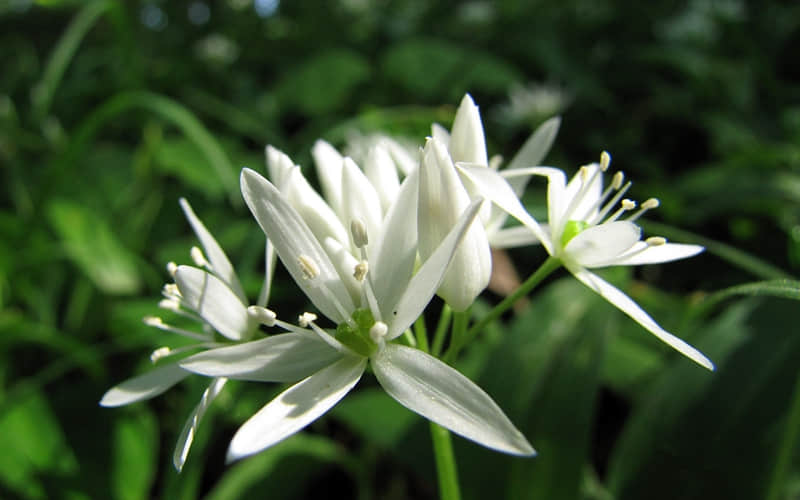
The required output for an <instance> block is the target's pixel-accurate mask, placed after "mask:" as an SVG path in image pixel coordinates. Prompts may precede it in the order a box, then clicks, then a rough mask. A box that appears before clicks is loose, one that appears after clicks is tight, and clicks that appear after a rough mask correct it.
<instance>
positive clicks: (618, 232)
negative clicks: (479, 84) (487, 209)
mask: <svg viewBox="0 0 800 500" xmlns="http://www.w3.org/2000/svg"><path fill="white" fill-rule="evenodd" d="M610 162H611V157H610V156H609V155H608V153H606V152H603V154H602V155H601V161H600V163H599V164H597V163H595V164H591V165H587V166H584V167H581V169H580V171H579V172H578V173H577V174H576V175H575V176H574V177H573V178H572V180H570V181H569V183H567V182H566V176H565V175H564V172H562V171H561V170H558V169H555V168H551V167H537V168H529V169H518V170H517V171H516V173H517V174H518V175H528V174H531V173H533V174H537V175H544V176H546V177H547V178H548V190H547V204H548V213H549V227H548V229H549V231H548V232H547V233H543V234H540V235H538V237H539V238H540V239H541V243H542V245H543V246H544V247H545V249H546V250H547V252H548V253H550V255H552V256H553V257H556V258H558V259H559V260H560V261H561V262H562V263H563V264H564V267H566V268H567V269H568V270H569V272H571V273H572V274H573V275H574V276H575V277H576V278H577V279H578V280H579V281H581V282H582V283H583V284H585V285H586V286H588V287H589V288H591V289H592V290H594V291H595V292H597V293H598V294H600V295H601V296H602V297H603V298H605V299H606V300H608V301H609V302H611V303H612V304H614V305H615V306H616V307H618V308H619V309H620V310H622V311H623V312H624V313H625V314H627V315H628V316H630V317H631V318H633V320H634V321H636V322H637V323H639V324H640V325H642V326H643V327H644V328H646V329H647V330H648V331H650V332H651V333H652V334H653V335H655V336H656V337H658V338H659V339H661V340H662V341H663V342H665V343H667V344H668V345H670V346H672V347H673V348H674V349H676V350H677V351H679V352H680V353H681V354H683V355H684V356H686V357H688V358H689V359H691V360H692V361H694V362H696V363H698V364H699V365H701V366H703V367H705V368H708V369H709V370H713V369H714V365H713V363H711V361H709V359H708V358H706V357H705V356H704V355H703V354H702V353H701V352H700V351H698V350H697V349H695V348H694V347H692V346H690V345H689V344H687V343H686V342H684V341H683V340H681V339H679V338H678V337H676V336H674V335H672V334H671V333H669V332H667V331H666V330H664V329H663V328H661V327H660V326H659V325H658V324H657V323H656V322H655V321H654V320H653V318H651V317H650V316H649V315H648V314H647V313H646V312H645V311H644V310H642V308H641V307H639V306H638V305H637V304H636V303H635V302H634V301H633V300H631V299H630V297H628V296H627V295H625V294H624V293H622V292H621V291H620V290H618V289H617V288H615V287H614V286H612V285H611V284H610V283H608V282H606V281H604V280H603V279H601V278H600V277H599V276H597V275H596V274H594V273H593V272H591V271H590V270H589V269H595V268H601V267H608V266H635V265H641V264H656V263H661V262H669V261H673V260H678V259H684V258H686V257H691V256H693V255H696V254H698V253H700V252H702V251H703V247H701V246H698V245H685V244H677V243H667V242H666V240H665V239H664V238H661V237H652V238H647V239H645V240H644V241H642V239H641V228H639V226H637V225H636V224H635V221H636V220H637V219H638V218H639V217H640V216H641V215H642V214H643V213H644V212H645V211H647V210H649V209H652V208H655V207H657V206H658V200H656V199H655V198H650V199H648V200H647V201H645V202H644V203H642V204H641V205H640V206H639V207H638V210H636V211H635V212H634V213H633V214H632V215H630V216H628V217H627V218H626V219H624V220H620V217H621V216H622V215H623V214H624V213H625V212H629V211H632V210H635V209H636V208H637V205H636V203H635V202H634V201H631V200H628V199H623V196H624V195H625V192H626V191H627V190H628V188H629V187H630V185H631V183H630V182H627V183H624V185H623V182H624V176H623V174H622V172H617V173H616V174H615V175H614V176H613V178H612V181H611V185H610V186H608V187H607V188H606V189H605V190H603V172H605V171H606V170H607V169H608V166H609V163H610Z"/></svg>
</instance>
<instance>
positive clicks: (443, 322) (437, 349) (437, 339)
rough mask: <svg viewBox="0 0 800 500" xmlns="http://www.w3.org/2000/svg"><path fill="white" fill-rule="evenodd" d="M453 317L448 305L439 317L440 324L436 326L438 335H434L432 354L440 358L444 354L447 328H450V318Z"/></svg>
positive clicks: (443, 308)
mask: <svg viewBox="0 0 800 500" xmlns="http://www.w3.org/2000/svg"><path fill="white" fill-rule="evenodd" d="M452 317H453V310H452V309H450V306H448V305H447V304H445V305H444V307H442V315H441V316H439V324H438V325H436V333H434V334H433V347H432V348H431V349H432V350H431V354H433V355H434V356H435V357H437V358H438V357H439V355H440V354H442V347H443V346H444V336H445V335H446V334H447V328H448V327H449V326H450V318H452Z"/></svg>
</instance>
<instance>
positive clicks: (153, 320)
mask: <svg viewBox="0 0 800 500" xmlns="http://www.w3.org/2000/svg"><path fill="white" fill-rule="evenodd" d="M142 322H143V323H144V324H145V325H147V326H154V327H156V328H158V327H162V326H164V321H163V320H162V319H161V318H159V317H158V316H145V317H144V318H142Z"/></svg>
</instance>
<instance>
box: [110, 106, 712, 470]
mask: <svg viewBox="0 0 800 500" xmlns="http://www.w3.org/2000/svg"><path fill="white" fill-rule="evenodd" d="M558 127H559V120H558V119H552V120H549V121H547V122H545V123H544V124H543V125H542V126H541V127H540V128H539V129H538V130H537V131H536V132H534V134H533V135H532V136H531V138H530V139H529V140H528V141H527V142H526V143H525V145H524V146H523V147H522V149H521V150H520V152H519V153H518V154H517V155H516V156H515V157H514V158H512V160H511V161H510V162H509V163H508V165H507V166H505V167H503V166H502V159H500V158H499V157H495V158H491V159H490V158H489V156H488V154H487V150H486V141H485V137H484V130H483V125H482V122H481V117H480V113H479V111H478V108H477V106H476V105H475V104H474V102H473V101H472V99H471V97H470V96H468V95H467V96H465V97H464V99H463V101H462V102H461V105H460V107H459V108H458V111H457V113H456V116H455V120H454V123H453V126H452V129H451V130H450V131H448V130H446V129H445V128H444V127H441V126H440V125H438V124H434V125H433V128H432V131H431V136H430V137H429V138H428V139H427V140H426V142H425V143H424V146H423V147H421V148H419V150H418V151H411V152H409V151H408V150H407V149H405V148H404V147H403V146H402V145H401V144H400V143H397V142H395V141H393V140H392V139H390V138H388V137H378V138H373V140H371V141H370V143H369V146H368V147H362V148H361V151H362V154H361V155H360V156H361V158H359V162H360V163H361V166H359V164H357V163H356V161H354V160H353V159H351V158H350V157H346V156H343V155H342V154H340V153H339V152H338V151H337V150H336V149H335V148H334V147H333V146H331V145H330V144H328V143H326V142H324V141H321V140H320V141H318V142H317V143H316V144H315V145H314V147H313V149H312V155H313V158H314V163H315V166H316V174H317V177H318V179H319V183H320V186H321V191H320V192H318V191H316V190H315V189H314V188H313V187H312V185H311V183H309V182H308V180H307V179H306V177H305V176H304V174H303V172H302V170H301V168H300V167H299V166H298V165H296V164H295V163H294V162H293V161H292V160H291V159H290V158H289V157H288V156H287V155H286V154H284V153H282V152H281V151H279V150H277V149H275V148H273V147H271V146H268V147H267V148H266V163H267V171H268V175H269V179H270V180H268V179H267V178H265V177H263V176H262V175H260V174H259V173H257V172H255V171H253V170H250V169H244V170H243V171H242V174H241V189H242V195H243V197H244V200H245V202H246V204H247V207H248V208H249V209H250V211H251V213H252V214H253V216H254V218H255V219H256V221H257V223H258V225H259V226H260V227H261V229H262V230H263V232H264V233H265V235H266V238H267V245H266V270H267V272H266V276H265V280H264V288H263V291H262V293H261V296H260V297H259V300H258V301H257V302H256V304H254V305H248V302H247V298H246V296H245V294H244V293H243V291H242V288H241V286H240V285H239V282H238V279H237V278H236V274H235V273H234V271H233V268H232V266H231V264H230V262H229V261H228V259H227V257H226V256H225V253H224V252H223V251H222V250H221V248H220V247H219V245H218V244H217V242H216V241H215V240H214V238H213V237H212V236H211V234H210V233H209V232H208V231H207V230H206V228H205V226H203V224H202V223H201V222H200V220H199V219H198V218H197V216H196V215H195V214H194V212H193V211H192V210H191V208H190V207H189V205H188V203H186V202H185V201H183V200H182V201H181V204H182V207H183V209H184V212H185V214H186V216H187V218H188V220H189V222H190V224H191V226H192V228H193V229H194V231H195V233H196V235H197V237H198V238H199V240H200V242H201V244H202V246H203V250H204V251H201V250H200V249H198V248H194V249H192V252H191V255H192V258H193V260H194V262H195V264H196V266H176V265H175V264H170V265H169V266H168V269H169V271H170V273H171V275H172V276H173V278H174V280H175V283H174V284H169V285H166V286H165V288H164V296H165V298H164V300H162V303H161V305H162V306H163V307H165V308H167V309H170V310H172V311H175V312H177V313H179V314H183V315H186V316H189V317H191V318H194V319H196V320H198V321H200V323H201V324H202V327H203V328H202V333H196V332H191V331H186V330H182V329H178V328H175V327H172V326H168V325H166V324H165V323H164V322H163V321H161V320H160V319H157V318H147V319H146V322H147V323H148V324H150V325H152V326H155V327H157V328H160V329H162V330H166V331H170V332H173V333H177V334H181V335H184V336H189V337H191V338H193V339H196V340H197V341H198V343H197V344H194V345H192V346H190V347H184V348H182V349H178V350H175V351H170V350H168V349H166V348H162V349H159V350H157V351H156V352H155V353H154V356H153V361H154V362H156V361H158V362H159V366H158V367H157V368H156V369H154V370H153V371H150V372H148V373H146V374H145V375H141V376H138V377H135V378H133V379H130V380H128V381H126V382H123V383H122V384H120V385H118V386H116V387H114V388H113V389H111V390H109V391H108V392H107V393H106V395H105V396H104V397H103V399H102V401H101V404H102V405H104V406H118V405H123V404H128V403H132V402H134V401H139V400H143V399H146V398H149V397H153V396H156V395H158V394H160V393H162V392H163V391H165V390H166V389H168V388H169V387H171V386H172V385H174V384H175V383H177V382H179V381H180V380H182V379H184V378H185V377H187V376H189V375H190V374H198V375H202V376H206V377H211V379H212V382H211V384H210V385H209V388H208V389H207V391H206V392H205V393H204V395H203V397H202V400H201V402H200V404H199V405H198V406H197V408H196V409H195V411H194V412H193V413H192V415H191V416H190V417H189V420H188V422H187V424H186V428H185V429H184V432H183V433H182V435H181V438H180V439H179V442H178V446H177V449H176V452H175V460H174V461H175V466H176V467H177V468H178V469H180V468H181V467H182V465H183V463H184V461H185V459H186V455H187V453H188V449H189V446H190V445H191V441H192V437H193V435H194V432H195V430H196V428H197V425H198V422H199V420H200V418H201V417H202V414H203V413H204V411H205V410H206V408H207V407H208V405H209V404H210V403H211V401H212V400H213V399H214V397H215V396H216V395H217V394H218V393H219V391H220V390H221V389H222V387H223V385H224V384H225V381H226V380H227V379H241V380H253V381H262V382H289V383H291V385H290V386H289V387H288V388H287V389H286V390H284V391H283V392H282V393H280V394H279V395H278V396H277V397H275V398H274V399H273V400H272V401H270V402H268V403H266V405H265V406H264V407H263V408H261V410H259V411H258V412H257V413H256V414H255V415H253V416H252V417H251V418H250V419H249V420H247V421H246V422H245V423H244V424H243V425H242V427H241V428H240V429H239V430H238V431H237V433H236V434H235V436H234V437H233V440H232V442H231V444H230V448H229V451H228V457H229V459H232V460H233V459H238V458H241V457H244V456H248V455H251V454H254V453H257V452H259V451H261V450H264V449H266V448H267V447H269V446H272V445H274V444H275V443H277V442H279V441H281V440H283V439H285V438H287V437H289V436H291V435H292V434H294V433H296V432H298V431H299V430H301V429H302V428H304V427H305V426H307V425H308V424H309V423H311V422H312V421H314V420H315V419H317V418H319V417H320V416H321V415H322V414H324V413H325V412H327V411H328V410H329V409H330V408H331V407H333V406H334V405H335V404H336V403H337V402H338V401H339V400H341V399H342V398H343V397H344V396H345V395H346V394H347V393H348V392H349V391H350V390H352V389H353V387H354V386H355V385H356V384H357V383H358V381H359V380H360V378H361V377H362V375H363V374H364V372H365V370H366V368H367V366H370V367H371V370H372V372H373V373H374V374H375V377H376V378H377V381H378V383H379V384H380V386H381V387H382V388H383V389H384V390H385V391H386V392H387V394H389V395H390V396H391V397H392V398H394V399H395V400H397V401H398V402H399V403H400V404H402V405H403V406H405V407H407V408H409V409H410V410H412V411H414V412H416V413H418V414H420V415H422V416H423V417H425V418H427V419H429V420H431V421H433V422H435V423H437V424H439V425H441V426H443V427H445V428H447V429H449V430H451V431H452V432H455V433H456V434H459V435H461V436H463V437H466V438H468V439H470V440H473V441H475V442H476V443H479V444H481V445H483V446H486V447H488V448H491V449H494V450H498V451H501V452H505V453H509V454H514V455H533V454H534V453H535V452H534V450H533V448H532V447H531V445H530V444H529V443H528V441H527V440H526V439H525V437H524V436H523V435H522V433H521V432H520V431H519V430H517V429H516V427H515V426H514V425H513V424H512V423H511V421H510V420H509V419H508V418H507V417H506V415H505V414H504V413H503V411H502V410H501V409H500V408H499V407H498V405H497V404H496V403H495V402H494V401H493V400H492V399H491V397H490V396H489V395H488V394H486V393H485V392H484V391H483V390H482V389H481V388H479V387H478V386H477V385H475V384H474V383H473V382H472V381H470V380H469V379H468V378H467V377H465V376H464V375H462V374H461V373H459V372H458V371H457V370H455V369H454V368H452V367H451V366H449V365H447V364H446V363H444V362H443V361H441V360H440V359H438V357H437V356H435V355H432V354H430V353H428V352H426V350H423V349H420V348H417V347H416V346H415V344H414V342H413V341H412V340H410V339H411V336H410V335H407V333H408V332H409V329H410V328H411V327H412V325H413V324H414V323H415V322H416V321H417V320H418V319H419V318H420V317H421V316H422V314H423V312H424V311H425V309H426V307H427V306H428V304H429V303H430V301H431V299H432V298H433V297H434V295H438V296H440V297H441V299H442V300H443V301H444V302H445V303H446V304H447V305H448V307H449V308H450V309H451V310H453V311H456V312H459V311H465V310H467V309H468V308H469V307H470V306H471V305H472V303H473V302H474V301H475V298H476V297H477V296H478V295H479V294H480V293H481V292H482V291H483V290H484V289H485V288H486V286H487V284H488V283H489V278H490V276H491V272H492V259H491V253H490V249H491V248H492V247H495V248H507V247H513V246H520V245H529V244H541V245H542V246H543V247H544V249H545V250H546V251H547V252H548V253H549V254H550V255H551V259H555V260H556V261H557V262H558V263H560V264H561V265H563V266H564V267H565V268H566V269H567V270H568V271H569V272H571V273H572V274H573V275H574V276H575V277H576V278H577V279H578V280H580V281H581V282H582V283H584V284H585V285H587V286H588V287H589V288H591V289H592V290H594V291H595V292H597V293H598V294H600V295H601V296H603V297H604V298H606V299H607V300H609V301H610V302H611V303H612V304H614V305H615V306H617V307H618V308H620V309H621V310H622V311H623V312H625V313H626V314H628V315H629V316H631V317H632V318H633V319H634V320H635V321H637V322H638V323H640V324H641V325H642V326H644V327H645V328H646V329H647V330H649V331H650V332H652V333H653V334H654V335H656V336H657V337H658V338H660V339H661V340H663V341H664V342H666V343H667V344H669V345H670V346H672V347H673V348H675V349H677V350H678V351H679V352H681V353H682V354H684V355H686V356H687V357H689V358H690V359H692V360H693V361H695V362H697V363H699V364H700V365H702V366H704V367H706V368H709V369H713V365H712V364H711V362H710V361H709V360H708V359H707V358H706V357H705V356H703V355H702V354H701V353H700V352H699V351H697V350H696V349H694V348H693V347H691V346H689V345H688V344H686V343H685V342H683V341H682V340H680V339H679V338H677V337H675V336H674V335H672V334H670V333H669V332H667V331H665V330H664V329H662V328H661V327H660V326H659V325H658V324H657V323H656V322H655V321H654V320H653V319H652V318H651V317H650V316H649V315H647V313H645V312H644V311H643V310H642V309H641V308H640V307H639V306H638V305H637V304H636V303H635V302H633V301H632V300H631V299H630V298H629V297H627V296H626V295H625V294H623V293H622V292H621V291H619V290H618V289H616V288H615V287H613V286H612V285H611V284H609V283H607V282H606V281H604V280H602V279H601V278H600V277H598V276H597V275H596V274H594V273H592V272H591V271H590V269H594V268H598V267H605V266H616V265H638V264H649V263H656V262H666V261H670V260H676V259H681V258H685V257H689V256H692V255H694V254H696V253H698V252H700V251H702V247H698V246H695V245H680V244H672V243H667V242H666V241H665V240H664V239H663V238H660V237H653V238H647V239H645V240H642V239H641V230H640V228H639V227H638V226H637V225H636V224H635V221H636V220H637V219H638V217H639V216H640V215H641V214H642V213H644V212H645V211H646V210H648V209H651V208H654V207H655V206H657V205H658V202H657V201H656V200H654V199H651V200H647V201H645V202H644V203H642V204H641V205H640V207H639V209H638V211H635V212H633V213H632V215H630V216H628V217H627V218H625V219H623V218H622V216H623V214H625V213H626V212H630V211H632V210H635V209H636V203H635V202H633V201H631V200H628V199H623V196H624V194H625V192H626V191H627V189H628V187H629V186H630V183H626V184H624V177H623V175H622V174H621V173H617V174H615V175H614V176H613V178H612V181H611V184H610V185H609V186H608V187H607V188H606V189H605V190H603V186H602V176H603V173H604V172H605V171H606V170H607V169H608V167H609V163H610V157H609V155H608V154H607V153H603V155H601V160H600V162H599V163H598V164H592V165H588V166H585V167H582V168H581V170H580V171H579V173H578V174H577V175H576V176H575V177H574V178H573V179H572V180H571V181H569V182H566V176H565V174H564V173H563V172H562V171H560V170H557V169H554V168H551V167H542V166H540V163H541V161H542V159H543V158H544V156H545V155H546V153H547V151H548V149H549V148H550V146H551V144H552V142H553V139H554V137H555V135H556V132H557V130H558ZM362 167H363V168H362ZM532 176H544V177H546V178H547V179H548V209H549V221H548V224H547V225H540V224H539V223H538V222H537V221H536V220H534V218H533V217H532V216H531V215H530V214H529V213H528V211H527V210H526V209H525V207H524V206H523V205H522V203H521V202H520V196H521V194H522V192H523V191H524V190H525V188H526V185H527V183H528V181H529V179H530V178H531V177H532ZM509 216H510V217H511V218H513V219H516V221H517V222H518V223H517V224H514V225H512V226H510V227H509V226H506V220H507V219H508V217H509ZM206 255H207V256H208V258H206ZM276 259H280V262H281V263H282V265H283V267H284V268H285V269H286V270H287V271H288V273H289V274H290V275H291V276H292V278H293V279H294V281H295V282H296V284H297V286H299V287H300V289H301V290H302V291H303V293H305V295H306V296H307V297H308V299H309V301H310V302H311V303H312V304H313V306H314V308H315V310H316V312H317V313H319V314H321V315H322V316H324V317H325V318H327V321H325V320H320V318H319V316H317V314H316V313H315V312H305V313H303V314H301V315H300V316H299V317H298V319H297V321H296V322H287V321H284V320H282V319H279V318H278V315H277V314H276V313H275V312H273V311H271V310H269V309H267V308H266V303H267V298H268V296H269V289H270V286H271V282H272V274H273V268H274V266H275V265H276ZM261 326H265V327H267V328H266V331H268V332H269V335H266V336H264V335H263V332H264V329H262V328H261ZM256 337H258V338H256ZM188 349H192V350H194V351H195V352H194V353H193V354H192V355H190V356H188V357H182V358H181V359H180V360H178V361H171V362H167V361H163V362H162V358H171V357H172V356H173V355H177V354H180V353H181V352H184V351H186V350H188Z"/></svg>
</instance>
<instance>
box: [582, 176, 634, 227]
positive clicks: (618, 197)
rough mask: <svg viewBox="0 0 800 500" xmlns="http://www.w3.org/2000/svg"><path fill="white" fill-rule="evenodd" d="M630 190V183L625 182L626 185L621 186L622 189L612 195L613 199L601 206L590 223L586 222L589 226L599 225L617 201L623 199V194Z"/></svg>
mask: <svg viewBox="0 0 800 500" xmlns="http://www.w3.org/2000/svg"><path fill="white" fill-rule="evenodd" d="M630 188H631V181H628V182H626V183H625V185H624V186H622V189H620V190H619V191H617V194H615V195H614V197H613V198H611V199H610V200H609V201H608V203H606V204H605V205H604V206H603V208H602V209H601V210H600V211H599V212H597V215H595V216H594V217H593V218H592V220H591V221H588V222H589V223H590V224H597V223H599V222H600V221H601V220H603V218H605V216H606V215H608V212H610V211H611V209H612V208H614V206H615V205H616V204H617V203H619V200H621V199H622V197H623V196H625V193H627V192H628V189H630Z"/></svg>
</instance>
